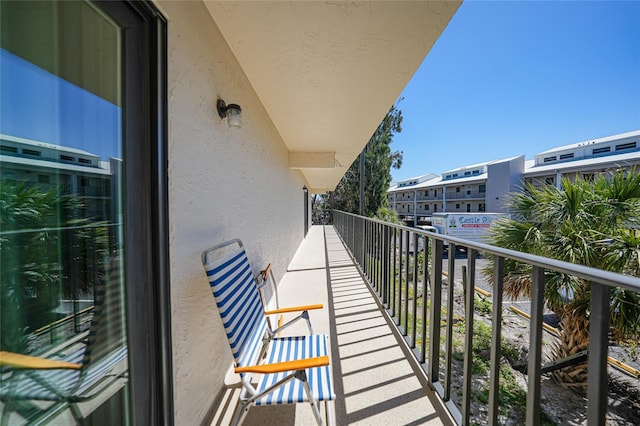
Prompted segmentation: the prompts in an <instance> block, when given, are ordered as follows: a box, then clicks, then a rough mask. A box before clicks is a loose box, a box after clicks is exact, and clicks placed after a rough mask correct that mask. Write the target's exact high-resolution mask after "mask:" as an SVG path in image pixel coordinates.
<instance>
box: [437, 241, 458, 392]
mask: <svg viewBox="0 0 640 426" xmlns="http://www.w3.org/2000/svg"><path fill="white" fill-rule="evenodd" d="M435 249H436V248H435V247H434V250H435ZM442 250H443V244H442V242H440V253H441V254H440V256H442ZM452 252H453V253H455V252H456V245H455V244H453V243H449V253H452ZM448 258H449V262H448V263H449V268H448V271H447V273H448V275H449V276H448V277H447V281H448V282H449V285H448V290H449V291H448V294H447V349H446V351H445V354H444V362H445V368H446V373H445V375H444V396H443V399H444V400H445V401H449V400H450V399H451V361H452V357H451V353H452V352H453V297H454V294H453V291H454V289H455V287H454V281H455V272H456V257H455V256H451V254H449V256H448Z"/></svg>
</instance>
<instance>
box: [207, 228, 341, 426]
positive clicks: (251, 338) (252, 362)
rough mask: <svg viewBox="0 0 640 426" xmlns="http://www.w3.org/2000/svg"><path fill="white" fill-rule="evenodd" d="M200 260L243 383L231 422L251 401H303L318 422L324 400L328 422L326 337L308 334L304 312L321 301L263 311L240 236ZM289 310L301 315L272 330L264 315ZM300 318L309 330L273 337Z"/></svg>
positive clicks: (329, 389)
mask: <svg viewBox="0 0 640 426" xmlns="http://www.w3.org/2000/svg"><path fill="white" fill-rule="evenodd" d="M202 263H203V265H204V268H205V271H206V273H207V277H208V279H209V284H210V285H211V289H212V292H213V296H214V298H215V301H216V304H217V306H218V313H219V314H220V318H221V320H222V323H223V325H224V328H225V330H226V332H227V338H228V340H229V346H230V348H231V352H232V354H233V358H234V367H235V372H236V373H238V374H239V375H240V378H241V382H242V392H241V394H240V406H239V407H238V410H237V411H236V413H235V415H234V419H233V424H234V425H235V424H239V423H241V422H242V421H243V420H244V418H245V416H246V414H247V412H248V411H249V409H250V408H251V406H253V405H275V404H294V403H299V402H308V403H309V404H310V405H311V407H312V410H313V414H314V416H315V418H316V421H317V423H318V424H319V425H321V424H323V421H322V416H321V415H320V410H319V408H318V403H319V401H325V409H326V417H327V421H328V422H329V423H330V422H331V416H330V415H329V402H328V401H331V400H333V399H335V394H334V391H333V384H332V380H331V372H330V369H329V356H328V347H327V336H326V335H317V334H313V333H312V329H311V322H310V320H309V315H308V310H310V309H318V308H321V307H322V305H309V306H300V307H295V308H280V309H276V310H272V311H266V312H265V309H264V305H263V302H262V300H261V297H260V292H259V290H258V287H257V286H256V280H255V278H254V277H253V273H252V269H251V265H250V264H249V259H248V258H247V254H246V252H245V249H244V247H243V244H242V242H241V241H240V240H239V239H234V240H231V241H227V242H225V243H222V244H219V245H217V246H214V247H212V248H209V249H207V250H206V251H204V252H203V253H202ZM265 275H266V274H265ZM289 312H301V313H300V314H299V315H298V316H297V317H296V318H294V319H293V320H291V321H289V322H287V323H286V324H284V325H282V326H281V327H279V328H277V329H275V330H273V329H272V327H271V326H270V325H269V321H268V318H267V316H268V315H273V314H280V313H289ZM300 319H305V320H306V322H307V326H308V327H309V331H310V334H308V335H304V336H295V337H276V335H277V334H278V333H279V332H280V331H281V330H283V329H285V328H286V327H288V326H289V325H291V324H292V323H294V322H296V321H298V320H300Z"/></svg>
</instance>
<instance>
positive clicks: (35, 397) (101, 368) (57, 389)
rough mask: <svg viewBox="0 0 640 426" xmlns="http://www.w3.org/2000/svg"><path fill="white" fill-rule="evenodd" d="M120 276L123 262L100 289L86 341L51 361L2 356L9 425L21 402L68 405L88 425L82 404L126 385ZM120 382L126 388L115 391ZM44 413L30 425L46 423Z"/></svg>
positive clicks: (1, 391)
mask: <svg viewBox="0 0 640 426" xmlns="http://www.w3.org/2000/svg"><path fill="white" fill-rule="evenodd" d="M120 272H121V271H120V266H119V262H112V263H111V265H110V267H109V271H108V277H107V279H106V282H105V283H101V284H100V285H98V286H97V287H96V290H95V300H94V308H93V317H92V319H91V326H90V328H89V333H88V335H87V336H86V338H85V341H84V342H76V343H75V344H73V345H67V346H65V347H62V348H60V349H59V350H58V351H57V352H56V353H54V354H52V355H51V356H47V357H46V358H44V357H37V356H30V355H23V354H17V353H12V352H7V351H0V368H1V371H0V375H1V377H0V400H2V401H3V402H4V406H3V410H2V421H1V423H2V425H3V426H4V425H5V424H7V423H12V422H11V421H10V420H9V417H10V416H11V413H12V412H13V411H18V410H16V409H15V408H17V404H18V402H19V401H53V402H58V403H65V404H67V405H68V407H69V408H70V410H71V413H72V414H73V416H74V418H75V420H76V422H77V423H78V424H82V422H83V418H84V416H83V414H82V412H81V410H80V408H79V406H78V403H80V402H83V401H87V400H90V399H93V398H95V397H97V396H98V395H100V394H102V393H103V392H105V393H107V390H108V389H109V392H114V388H117V389H119V388H120V387H122V385H124V383H126V381H127V380H128V379H127V372H128V367H127V354H128V351H127V343H126V334H125V332H124V305H123V297H122V288H121V286H122V281H121V279H120V276H121V273H120ZM116 381H119V382H120V385H121V386H119V387H118V386H114V387H111V386H112V385H114V384H116ZM103 396H104V395H103ZM30 405H31V406H32V407H38V408H39V406H38V405H36V404H30ZM39 411H40V412H38V413H35V418H30V419H29V421H30V422H35V421H36V419H42V418H46V416H47V415H48V412H47V408H44V409H41V410H39Z"/></svg>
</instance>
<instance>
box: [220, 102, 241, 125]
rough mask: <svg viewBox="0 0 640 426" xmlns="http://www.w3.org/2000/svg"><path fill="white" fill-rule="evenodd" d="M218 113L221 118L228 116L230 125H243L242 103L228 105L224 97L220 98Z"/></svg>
mask: <svg viewBox="0 0 640 426" xmlns="http://www.w3.org/2000/svg"><path fill="white" fill-rule="evenodd" d="M218 115H219V116H220V118H225V117H226V118H227V123H228V124H229V127H242V108H240V105H238V104H229V105H227V104H226V103H225V102H224V101H223V100H222V99H218Z"/></svg>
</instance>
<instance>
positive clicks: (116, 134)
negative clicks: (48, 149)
mask: <svg viewBox="0 0 640 426" xmlns="http://www.w3.org/2000/svg"><path fill="white" fill-rule="evenodd" d="M0 64H2V66H1V67H0V110H1V111H2V121H1V122H0V133H4V134H7V135H11V136H18V137H21V138H25V139H31V140H36V141H40V142H47V143H52V144H56V145H64V146H70V147H73V148H78V149H82V150H85V151H89V152H91V153H92V154H97V155H100V156H101V157H102V158H105V159H106V158H109V157H117V158H122V147H121V143H120V133H121V127H122V126H121V125H122V119H121V110H120V108H119V107H118V106H116V105H114V104H112V103H110V102H108V101H105V100H104V99H102V98H100V97H98V96H96V95H94V94H92V93H90V92H88V91H86V90H84V89H82V88H80V87H78V86H76V85H74V84H72V83H70V82H68V81H65V80H63V79H62V78H60V77H57V76H56V75H54V74H51V73H50V72H48V71H45V70H43V69H42V68H39V67H37V66H34V65H33V64H31V63H29V62H27V61H25V60H24V59H22V58H19V57H17V56H15V55H13V54H12V53H10V52H8V51H6V50H5V49H0Z"/></svg>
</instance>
